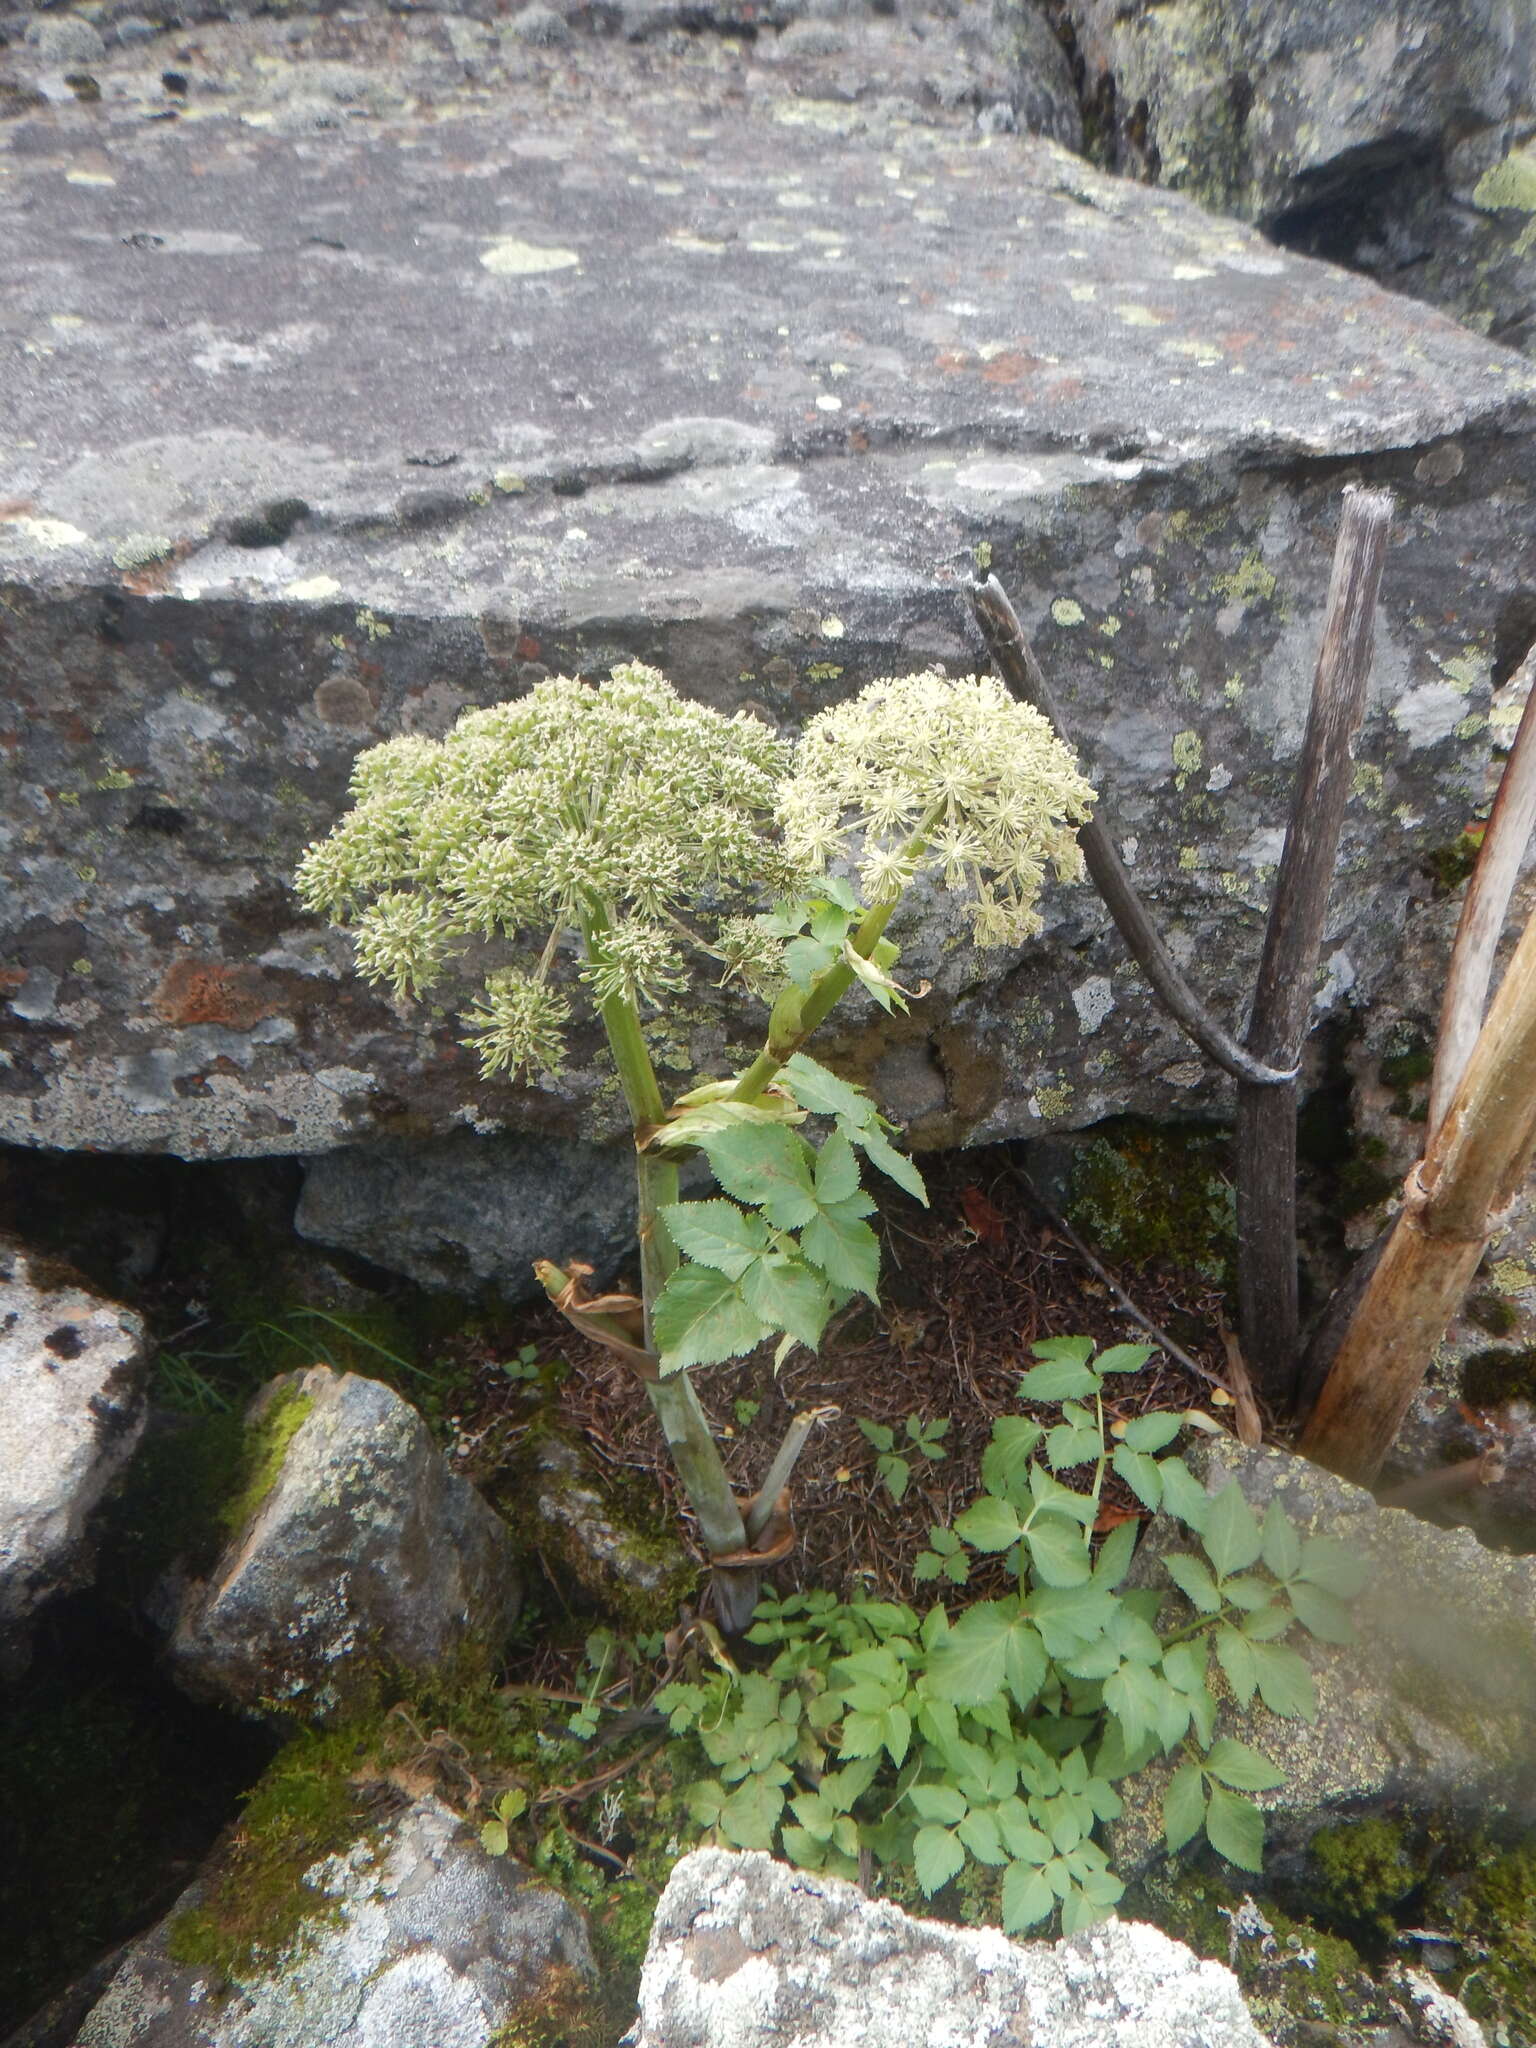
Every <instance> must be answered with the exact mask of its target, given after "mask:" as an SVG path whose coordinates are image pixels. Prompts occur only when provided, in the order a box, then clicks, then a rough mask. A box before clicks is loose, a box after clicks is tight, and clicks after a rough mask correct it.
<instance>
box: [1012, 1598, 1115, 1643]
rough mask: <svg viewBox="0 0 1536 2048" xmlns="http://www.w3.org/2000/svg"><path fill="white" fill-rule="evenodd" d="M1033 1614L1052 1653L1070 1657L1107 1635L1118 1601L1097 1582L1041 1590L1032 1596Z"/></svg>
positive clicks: (1030, 1609)
mask: <svg viewBox="0 0 1536 2048" xmlns="http://www.w3.org/2000/svg"><path fill="white" fill-rule="evenodd" d="M1029 1611H1030V1613H1031V1614H1032V1615H1033V1617H1034V1621H1035V1626H1036V1627H1037V1628H1038V1629H1039V1631H1040V1638H1041V1641H1042V1642H1043V1643H1044V1644H1045V1647H1046V1649H1047V1650H1048V1651H1049V1652H1050V1654H1051V1655H1052V1656H1053V1657H1066V1656H1071V1655H1074V1654H1075V1653H1076V1652H1077V1651H1079V1650H1081V1649H1082V1648H1083V1646H1084V1645H1085V1644H1088V1643H1091V1642H1093V1641H1094V1640H1095V1639H1096V1638H1097V1637H1100V1636H1103V1635H1104V1633H1105V1631H1106V1630H1107V1629H1108V1628H1109V1627H1110V1625H1111V1622H1112V1620H1113V1619H1114V1616H1115V1613H1116V1602H1115V1598H1114V1595H1113V1594H1112V1593H1110V1592H1109V1591H1108V1589H1107V1588H1106V1587H1104V1586H1102V1585H1100V1584H1099V1583H1098V1581H1097V1580H1096V1579H1095V1580H1091V1581H1089V1582H1088V1583H1087V1584H1083V1585H1078V1586H1064V1587H1045V1588H1043V1589H1040V1590H1037V1591H1035V1592H1034V1593H1032V1594H1031V1595H1030V1600H1029ZM1117 1655H1118V1652H1117Z"/></svg>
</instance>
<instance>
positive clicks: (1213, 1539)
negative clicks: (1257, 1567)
mask: <svg viewBox="0 0 1536 2048" xmlns="http://www.w3.org/2000/svg"><path fill="white" fill-rule="evenodd" d="M1200 1541H1201V1542H1202V1544H1204V1546H1205V1554H1206V1556H1207V1557H1208V1558H1209V1559H1210V1560H1211V1563H1212V1565H1213V1566H1214V1567H1215V1570H1216V1576H1217V1577H1218V1578H1223V1579H1224V1578H1225V1577H1226V1576H1227V1574H1228V1573H1229V1572H1241V1571H1246V1570H1247V1569H1248V1567H1249V1565H1251V1564H1252V1563H1254V1561H1255V1560H1256V1559H1257V1557H1258V1554H1259V1551H1260V1549H1261V1548H1262V1546H1263V1542H1264V1538H1263V1534H1262V1532H1261V1531H1260V1529H1259V1525H1258V1522H1257V1521H1256V1519H1255V1518H1254V1512H1253V1509H1252V1508H1251V1507H1249V1505H1248V1502H1247V1501H1246V1499H1245V1498H1244V1496H1243V1490H1242V1488H1241V1487H1240V1486H1239V1485H1238V1483H1237V1481H1236V1480H1235V1479H1229V1480H1228V1481H1227V1483H1226V1485H1225V1486H1224V1487H1223V1488H1222V1489H1221V1491H1220V1493H1218V1494H1217V1495H1216V1497H1215V1499H1214V1500H1212V1501H1211V1503H1210V1507H1209V1509H1208V1511H1207V1513H1206V1518H1205V1527H1204V1528H1203V1529H1202V1530H1201V1531H1200Z"/></svg>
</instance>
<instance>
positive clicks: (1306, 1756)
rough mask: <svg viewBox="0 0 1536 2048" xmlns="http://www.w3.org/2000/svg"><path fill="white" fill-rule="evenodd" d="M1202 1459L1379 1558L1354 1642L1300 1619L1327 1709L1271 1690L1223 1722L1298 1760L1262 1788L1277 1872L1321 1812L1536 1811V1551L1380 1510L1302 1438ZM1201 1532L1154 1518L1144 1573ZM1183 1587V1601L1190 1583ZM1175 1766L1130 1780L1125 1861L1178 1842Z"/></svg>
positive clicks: (1277, 1756) (1269, 1856) (1304, 1523)
mask: <svg viewBox="0 0 1536 2048" xmlns="http://www.w3.org/2000/svg"><path fill="white" fill-rule="evenodd" d="M1190 1462H1191V1464H1192V1465H1195V1466H1196V1468H1197V1469H1200V1470H1201V1471H1202V1475H1203V1477H1204V1480H1205V1484H1206V1488H1207V1490H1208V1491H1209V1492H1212V1493H1215V1492H1219V1491H1220V1490H1221V1488H1222V1487H1223V1486H1224V1485H1225V1484H1226V1483H1227V1481H1228V1479H1229V1478H1231V1477H1235V1478H1236V1480H1237V1482H1238V1484H1239V1485H1240V1486H1241V1487H1242V1490H1243V1493H1244V1495H1245V1497H1246V1498H1247V1499H1248V1501H1249V1502H1250V1504H1251V1505H1252V1506H1253V1507H1254V1509H1255V1510H1256V1512H1257V1513H1258V1515H1259V1516H1260V1517H1261V1518H1262V1516H1263V1514H1264V1511H1265V1509H1266V1507H1267V1506H1268V1504H1269V1502H1270V1501H1271V1500H1278V1501H1279V1502H1280V1503H1281V1505H1282V1506H1283V1507H1284V1509H1285V1511H1286V1513H1287V1514H1288V1515H1289V1516H1290V1518H1291V1520H1292V1521H1293V1522H1294V1523H1295V1524H1296V1525H1297V1526H1298V1527H1299V1528H1300V1530H1301V1531H1302V1533H1303V1534H1304V1535H1313V1534H1324V1535H1328V1536H1331V1537H1334V1538H1336V1539H1337V1540H1339V1541H1340V1542H1342V1543H1344V1544H1345V1545H1347V1546H1348V1548H1349V1549H1350V1550H1352V1551H1353V1552H1354V1553H1355V1554H1356V1555H1357V1556H1358V1557H1360V1558H1361V1559H1362V1560H1363V1561H1364V1562H1365V1564H1366V1565H1367V1567H1368V1568H1369V1578H1368V1580H1367V1583H1366V1586H1365V1589H1364V1591H1363V1592H1362V1593H1361V1594H1360V1596H1359V1597H1358V1599H1356V1600H1355V1601H1354V1602H1353V1603H1352V1610H1351V1611H1352V1616H1353V1621H1354V1626H1355V1641H1354V1642H1353V1643H1350V1644H1346V1645H1338V1644H1332V1643H1325V1642H1322V1641H1320V1640H1319V1639H1318V1638H1316V1637H1312V1636H1305V1635H1303V1634H1302V1633H1301V1631H1299V1630H1298V1631H1296V1633H1295V1636H1294V1638H1293V1639H1291V1640H1293V1643H1294V1647H1295V1648H1297V1649H1298V1650H1300V1651H1301V1653H1302V1655H1303V1656H1304V1657H1305V1658H1306V1661H1307V1663H1308V1664H1309V1666H1310V1667H1311V1671H1312V1677H1313V1682H1314V1685H1315V1687H1316V1691H1317V1698H1318V1719H1317V1721H1316V1722H1315V1723H1308V1722H1306V1721H1302V1720H1281V1719H1279V1718H1278V1717H1276V1716H1275V1715H1273V1714H1270V1713H1269V1712H1267V1711H1266V1710H1265V1709H1264V1708H1263V1707H1262V1706H1261V1705H1258V1704H1255V1706H1253V1707H1251V1708H1248V1709H1245V1710H1239V1709H1238V1708H1237V1707H1236V1706H1235V1705H1232V1706H1230V1707H1229V1709H1228V1713H1227V1715H1226V1716H1225V1717H1224V1719H1223V1722H1222V1724H1221V1725H1222V1728H1223V1730H1224V1731H1226V1732H1229V1733H1231V1734H1234V1735H1236V1736H1237V1737H1239V1739H1241V1740H1242V1741H1245V1742H1248V1743H1251V1744H1252V1745H1253V1746H1254V1747H1255V1748H1256V1749H1258V1750H1259V1751H1260V1752H1261V1753H1262V1754H1264V1755H1266V1756H1268V1757H1270V1758H1272V1759H1273V1761H1274V1762H1275V1763H1276V1764H1277V1765H1279V1767H1280V1768H1281V1769H1282V1770H1283V1771H1285V1773H1286V1782H1285V1784H1284V1785H1283V1786H1281V1787H1279V1788H1278V1789H1277V1790H1275V1791H1273V1792H1263V1793H1258V1794H1256V1795H1255V1797H1256V1799H1257V1803H1258V1804H1259V1805H1260V1806H1261V1807H1262V1808H1263V1809H1264V1811H1265V1817H1266V1828H1267V1841H1266V1860H1265V1867H1266V1870H1267V1871H1268V1872H1269V1873H1270V1874H1271V1875H1272V1876H1273V1875H1274V1874H1276V1873H1279V1874H1280V1875H1282V1876H1283V1875H1285V1874H1286V1873H1287V1871H1288V1870H1290V1871H1292V1872H1294V1871H1295V1870H1296V1869H1299V1868H1300V1866H1301V1859H1302V1857H1303V1855H1304V1851H1305V1848H1306V1844H1307V1842H1308V1840H1309V1839H1310V1838H1311V1836H1312V1835H1313V1834H1314V1833H1315V1832H1316V1831H1317V1829H1318V1828H1319V1827H1321V1826H1325V1825H1327V1823H1328V1822H1329V1821H1330V1820H1338V1819H1341V1818H1355V1817H1358V1816H1361V1815H1364V1814H1369V1813H1372V1812H1381V1813H1385V1812H1391V1813H1395V1814H1404V1813H1406V1814H1410V1815H1413V1816H1415V1817H1417V1818H1419V1819H1422V1820H1434V1819H1437V1818H1442V1817H1447V1816H1455V1817H1459V1818H1461V1819H1463V1820H1465V1821H1467V1822H1468V1823H1469V1824H1472V1825H1475V1826H1479V1827H1495V1826H1499V1825H1508V1826H1510V1827H1512V1828H1528V1827H1530V1826H1532V1825H1533V1824H1536V1744H1533V1743H1532V1739H1531V1729H1532V1723H1533V1715H1536V1560H1533V1559H1531V1558H1528V1557H1509V1556H1506V1555H1503V1554H1501V1553H1499V1552H1496V1551H1488V1550H1484V1549H1483V1548H1482V1546H1481V1545H1480V1544H1479V1543H1478V1542H1477V1540H1476V1538H1475V1537H1474V1536H1473V1535H1472V1534H1471V1533H1470V1532H1469V1531H1468V1530H1465V1529H1438V1528H1435V1527H1432V1526H1431V1525H1430V1524H1429V1523H1427V1522H1423V1521H1420V1520H1418V1519H1417V1518H1415V1517H1414V1516H1413V1515H1410V1514H1407V1513H1405V1512H1403V1511H1402V1510H1400V1509H1395V1508H1378V1507H1377V1505H1376V1503H1375V1502H1374V1501H1373V1500H1372V1498H1371V1496H1370V1495H1369V1494H1368V1493H1365V1492H1364V1491H1362V1490H1361V1489H1360V1488H1359V1487H1355V1486H1349V1485H1346V1484H1345V1483H1344V1481H1342V1480H1339V1479H1335V1478H1333V1477H1332V1475H1331V1474H1329V1473H1327V1472H1323V1471H1320V1470H1319V1469H1318V1467H1316V1466H1315V1465H1309V1464H1307V1463H1306V1462H1305V1461H1304V1460H1303V1459H1300V1458H1296V1457H1293V1456H1291V1455H1290V1454H1289V1453H1287V1452H1284V1451H1278V1450H1260V1451H1244V1450H1243V1449H1242V1448H1241V1446H1239V1445H1237V1444H1236V1443H1234V1442H1233V1441H1232V1440H1231V1439H1230V1438H1220V1439H1217V1440H1215V1441H1214V1442H1213V1443H1212V1444H1211V1445H1210V1446H1209V1447H1208V1448H1206V1449H1205V1450H1203V1451H1200V1452H1196V1453H1194V1454H1192V1455H1191V1458H1190ZM1189 1547H1190V1542H1189V1539H1188V1538H1187V1537H1185V1536H1184V1534H1183V1532H1182V1530H1177V1529H1175V1528H1173V1527H1172V1526H1171V1525H1170V1524H1169V1523H1167V1522H1166V1521H1164V1520H1161V1519H1159V1520H1154V1521H1153V1522H1152V1524H1151V1525H1150V1527H1149V1529H1148V1532H1147V1534H1146V1536H1144V1537H1143V1539H1142V1544H1141V1547H1140V1549H1139V1550H1138V1552H1137V1555H1136V1560H1135V1563H1134V1565H1133V1567H1132V1574H1131V1578H1132V1583H1138V1584H1147V1585H1158V1586H1165V1587H1166V1586H1167V1585H1168V1583H1169V1582H1168V1579H1167V1577H1166V1574H1164V1573H1163V1572H1162V1571H1161V1570H1160V1569H1159V1567H1158V1559H1159V1557H1160V1556H1161V1555H1162V1554H1163V1553H1164V1552H1165V1551H1167V1550H1169V1549H1187V1548H1189ZM1170 1599H1171V1605H1170V1610H1169V1611H1170V1612H1172V1611H1173V1609H1174V1607H1175V1606H1176V1605H1178V1604H1181V1602H1182V1596H1181V1595H1178V1594H1172V1595H1171V1596H1170ZM1166 1775H1167V1768H1166V1766H1164V1765H1162V1764H1153V1765H1152V1766H1150V1767H1149V1768H1148V1769H1147V1770H1145V1771H1143V1772H1141V1773H1139V1774H1138V1775H1137V1776H1136V1777H1135V1778H1132V1779H1128V1780H1126V1781H1125V1784H1124V1785H1123V1786H1122V1787H1121V1790H1122V1793H1123V1794H1124V1795H1125V1799H1126V1809H1125V1813H1124V1814H1123V1816H1122V1817H1121V1819H1120V1820H1118V1821H1117V1822H1115V1823H1114V1824H1113V1826H1112V1829H1111V1844H1110V1857H1111V1861H1112V1862H1113V1864H1114V1867H1115V1869H1116V1870H1117V1871H1118V1872H1119V1873H1120V1874H1121V1875H1122V1876H1124V1877H1130V1876H1132V1875H1134V1874H1135V1873H1136V1872H1137V1871H1138V1870H1140V1869H1142V1868H1144V1867H1145V1866H1146V1865H1147V1863H1148V1862H1149V1861H1151V1860H1152V1859H1153V1858H1155V1857H1157V1856H1158V1855H1159V1854H1160V1852H1161V1848H1162V1806H1161V1800H1162V1790H1163V1785H1164V1783H1165V1781H1166Z"/></svg>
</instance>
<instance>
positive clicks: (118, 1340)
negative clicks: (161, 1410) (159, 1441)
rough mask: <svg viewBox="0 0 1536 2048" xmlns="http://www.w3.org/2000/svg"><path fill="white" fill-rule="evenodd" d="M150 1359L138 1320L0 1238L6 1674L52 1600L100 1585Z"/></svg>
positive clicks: (0, 1656)
mask: <svg viewBox="0 0 1536 2048" xmlns="http://www.w3.org/2000/svg"><path fill="white" fill-rule="evenodd" d="M146 1365H147V1352H146V1348H145V1341H144V1325H143V1322H142V1321H141V1320H140V1318H139V1317H138V1316H136V1315H134V1314H133V1313H132V1311H131V1310H129V1309H126V1308H122V1307H119V1305H118V1304H117V1303H116V1302H111V1301H103V1300H102V1299H101V1298H100V1297H99V1296H97V1295H95V1294H93V1293H92V1292H91V1291H90V1289H89V1288H88V1287H87V1286H86V1285H85V1283H84V1282H83V1281H82V1280H81V1279H80V1277H79V1275H78V1274H76V1273H74V1272H72V1271H71V1270H70V1269H68V1268H67V1267H61V1266H60V1265H59V1263H58V1261H56V1260H51V1259H47V1258H45V1257H42V1256H40V1255H39V1254H37V1253H35V1252H31V1251H28V1250H27V1249H26V1248H25V1247H24V1246H23V1245H20V1244H18V1243H16V1242H15V1240H14V1239H0V1670H3V1669H4V1667H5V1666H6V1665H14V1664H17V1663H20V1662H22V1661H24V1658H25V1640H26V1634H25V1624H26V1622H27V1620H28V1617H29V1616H30V1615H31V1614H33V1613H34V1611H35V1610H36V1609H37V1608H38V1607H40V1606H41V1605H42V1604H43V1602H44V1601H45V1600H48V1599H50V1598H51V1597H52V1596H53V1595H54V1594H55V1593H59V1592H62V1591H65V1590H68V1589H71V1588H74V1587H78V1586H81V1585H86V1584H89V1582H90V1578H91V1574H92V1569H93V1566H94V1555H93V1551H92V1544H91V1517H92V1514H93V1513H94V1511H95V1509H96V1507H97V1505H98V1504H99V1502H100V1501H101V1499H102V1496H103V1495H104V1494H105V1493H106V1492H107V1490H108V1489H109V1487H110V1486H111V1485H112V1483H113V1481H114V1480H116V1479H117V1478H118V1476H119V1475H120V1474H121V1473H122V1472H123V1470H124V1469H125V1468H126V1466H127V1464H128V1461H129V1459H130V1458H131V1457H132V1456H133V1452H134V1447H135V1445H136V1444H137V1443H138V1440H139V1437H140V1435H141V1434H142V1432H143V1429H144V1421H145V1413H146V1409H145V1396H144V1379H145V1370H146Z"/></svg>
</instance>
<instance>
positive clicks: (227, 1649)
mask: <svg viewBox="0 0 1536 2048" xmlns="http://www.w3.org/2000/svg"><path fill="white" fill-rule="evenodd" d="M248 1434H249V1439H250V1442H249V1455H248V1460H247V1469H248V1474H249V1477H248V1480H247V1486H246V1491H245V1494H244V1495H243V1496H242V1498H241V1499H240V1500H239V1501H237V1502H235V1503H233V1504H232V1505H231V1509H230V1521H231V1525H232V1531H233V1533H232V1536H231V1540H230V1542H229V1543H228V1545H227V1546H226V1548H225V1549H224V1551H223V1553H222V1555H221V1556H220V1557H219V1559H218V1562H217V1563H216V1564H215V1566H214V1567H213V1569H212V1571H211V1572H210V1573H209V1575H208V1577H207V1578H206V1579H198V1580H194V1581H192V1582H190V1583H189V1584H188V1585H186V1586H185V1587H184V1588H183V1589H182V1592H181V1600H180V1608H179V1612H178V1615H177V1619H176V1624H175V1629H174V1633H173V1634H172V1637H171V1641H170V1644H169V1648H168V1651H167V1656H168V1660H169V1663H170V1667H171V1670H172V1671H173V1672H174V1674H175V1675H176V1677H177V1678H178V1679H179V1680H180V1681H181V1682H182V1683H183V1684H185V1685H186V1686H187V1687H188V1688H189V1689H190V1690H192V1691H195V1692H197V1693H199V1694H200V1695H203V1696H205V1697H208V1698H212V1699H216V1700H219V1701H220V1702H222V1703H224V1704H226V1705H229V1706H232V1707H235V1708H237V1709H239V1710H240V1711H242V1712H244V1713H248V1714H252V1715H269V1714H278V1715H291V1716H296V1717H298V1718H301V1719H304V1720H310V1721H319V1720H326V1719H328V1718H331V1717H334V1716H335V1715H336V1714H337V1713H338V1712H340V1711H341V1710H342V1709H344V1708H345V1707H346V1706H347V1705H349V1704H356V1703H358V1702H359V1701H360V1700H367V1699H368V1698H370V1697H371V1695H372V1692H373V1689H374V1686H375V1683H376V1681H377V1679H378V1677H379V1675H380V1672H381V1670H402V1669H403V1670H408V1671H426V1670H431V1669H433V1668H434V1667H436V1666H439V1665H441V1664H443V1663H444V1662H445V1661H447V1660H449V1659H451V1658H453V1657H455V1656H457V1655H459V1654H461V1653H463V1652H464V1651H466V1649H469V1650H473V1649H479V1650H480V1651H491V1652H494V1651H495V1649H496V1648H497V1647H498V1646H499V1645H500V1643H501V1642H502V1641H503V1640H504V1638H505V1636H506V1634H507V1631H508V1630H509V1629H510V1627H511V1625H512V1623H513V1621H514V1620H515V1619H516V1616H517V1611H518V1606H519V1602H520V1598H521V1580H520V1577H519V1573H518V1567H517V1563H516V1559H515V1557H514V1555H513V1547H512V1539H511V1535H510V1533H509V1531H508V1530H507V1528H506V1526H505V1524H504V1523H502V1521H501V1520H500V1518H499V1517H498V1516H497V1515H495V1514H493V1513H492V1511H491V1509H490V1508H489V1507H487V1505H486V1503H485V1502H484V1501H483V1500H482V1499H481V1498H480V1496H479V1494H477V1493H476V1492H475V1490H474V1488H473V1487H472V1486H470V1485H469V1483H468V1482H467V1481H466V1480H464V1479H461V1478H460V1477H459V1476H458V1475H457V1474H456V1473H453V1472H451V1471H450V1470H449V1469H448V1466H447V1464H446V1462H445V1461H444V1459H443V1457H442V1454H441V1453H440V1452H439V1451H438V1449H437V1447H436V1445H435V1444H434V1443H433V1441H432V1438H431V1436H430V1434H429V1433H428V1430H427V1426H426V1424H425V1423H424V1422H423V1421H422V1419H421V1417H420V1416H419V1415H418V1414H417V1413H416V1411H415V1409H414V1408H412V1407H410V1406H409V1404H408V1403H406V1402H404V1401H402V1400H401V1399H400V1397H399V1395H398V1394H395V1393H393V1392H392V1391H391V1390H390V1389H389V1388H388V1387H385V1386H381V1385H380V1384H379V1382H378V1381H376V1380H368V1379H362V1378H360V1377H358V1376H357V1375H356V1374H353V1373H346V1374H343V1375H337V1374H336V1373H333V1372H331V1371H330V1370H329V1369H328V1368H327V1367H325V1366H315V1367H313V1368H312V1369H311V1370H310V1371H308V1372H302V1373H291V1374H287V1375H285V1376H284V1377H283V1378H281V1379H279V1380H275V1381H273V1382H272V1383H271V1385H270V1386H268V1387H267V1388H266V1389H264V1391H263V1393H262V1394H261V1395H260V1396H258V1398H257V1401H256V1403H255V1404H254V1406H253V1409H252V1413H251V1417H250V1421H249V1428H248Z"/></svg>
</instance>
